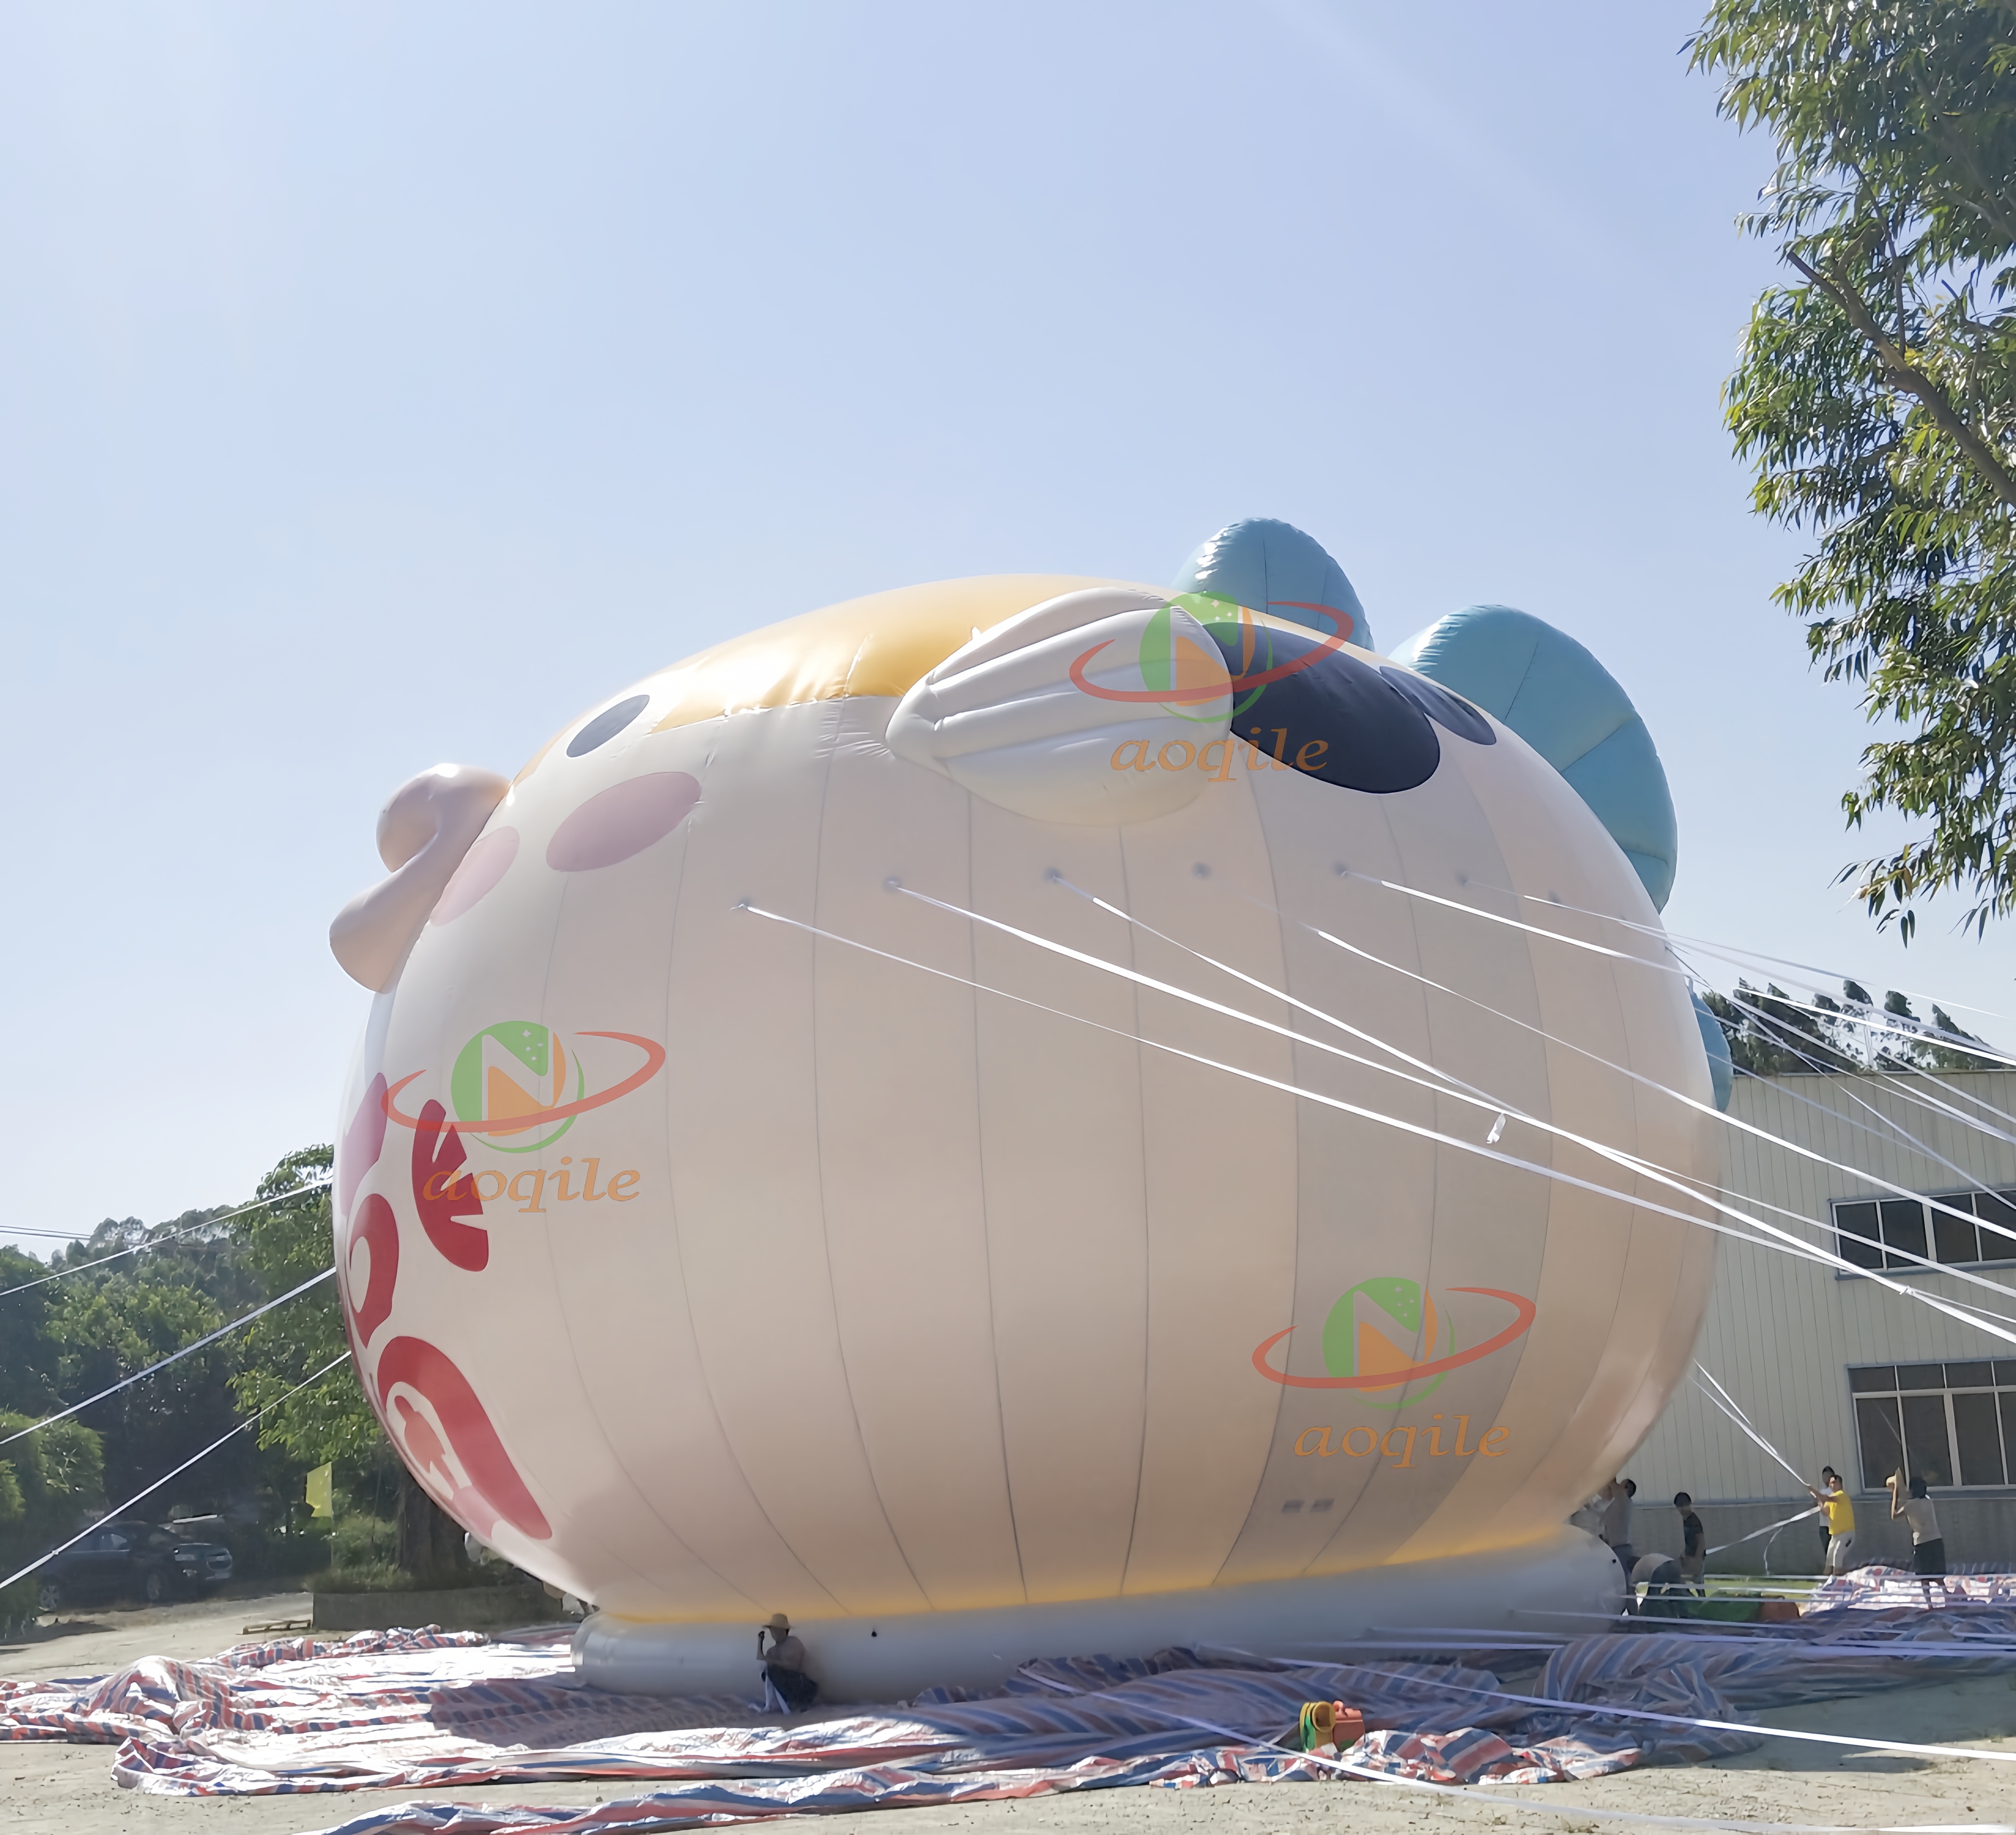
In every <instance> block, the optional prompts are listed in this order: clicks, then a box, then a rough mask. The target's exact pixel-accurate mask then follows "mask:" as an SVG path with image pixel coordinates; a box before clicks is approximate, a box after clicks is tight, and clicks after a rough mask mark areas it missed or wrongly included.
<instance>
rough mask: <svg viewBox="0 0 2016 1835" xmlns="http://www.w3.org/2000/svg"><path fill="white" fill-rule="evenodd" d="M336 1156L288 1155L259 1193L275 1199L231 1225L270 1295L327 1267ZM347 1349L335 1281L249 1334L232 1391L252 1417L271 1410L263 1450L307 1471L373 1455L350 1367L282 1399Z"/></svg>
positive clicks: (373, 1435) (374, 1429)
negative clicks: (278, 1452) (279, 1452)
mask: <svg viewBox="0 0 2016 1835" xmlns="http://www.w3.org/2000/svg"><path fill="white" fill-rule="evenodd" d="M335 1158H336V1154H335V1150H334V1149H333V1148H332V1147H329V1146H313V1147H304V1148H302V1149H301V1150H300V1151H299V1152H298V1153H290V1154H288V1155H287V1157H286V1158H285V1159H284V1160H281V1162H280V1163H279V1165H277V1166H275V1168H273V1170H272V1171H271V1172H269V1173H268V1174H267V1175H266V1176H265V1178H262V1179H261V1180H260V1182H259V1189H258V1191H257V1193H255V1194H254V1196H256V1197H258V1198H261V1199H277V1200H279V1202H278V1203H276V1204H267V1205H266V1206H265V1207H264V1208H262V1209H261V1210H257V1211H250V1212H249V1213H248V1214H247V1215H245V1216H243V1217H239V1218H233V1219H232V1222H231V1225H230V1229H231V1233H232V1237H233V1238H234V1239H235V1240H236V1241H237V1242H238V1243H239V1245H240V1247H241V1248H242V1250H243V1254H244V1256H245V1259H246V1262H247V1265H248V1266H249V1267H250V1268H251V1269H252V1270H253V1271H254V1272H255V1273H257V1275H258V1276H260V1277H261V1279H262V1280H263V1281H264V1282H265V1285H266V1286H267V1288H268V1290H270V1291H271V1292H272V1293H286V1291H287V1290H289V1289H290V1287H297V1286H300V1285H301V1283H302V1282H303V1281H304V1280H307V1279H309V1278H310V1276H314V1275H317V1274H319V1273H320V1272H322V1270H323V1269H324V1268H327V1267H328V1266H329V1262H330V1260H331V1258H332V1256H333V1252H334V1250H333V1238H332V1236H331V1234H330V1229H329V1186H328V1184H327V1180H328V1178H329V1168H330V1167H331V1166H332V1165H333V1164H334V1161H335ZM348 1348H349V1345H348V1340H347V1339H346V1338H345V1337H344V1329H343V1304H342V1301H341V1300H340V1297H339V1296H338V1295H337V1290H336V1283H334V1282H333V1281H329V1282H326V1283H324V1284H323V1285H322V1286H319V1287H316V1288H313V1289H311V1290H310V1291H309V1292H308V1293H304V1294H302V1295H301V1297H300V1298H299V1299H298V1300H295V1301H290V1303H289V1304H287V1305H286V1306H283V1307H282V1308H279V1310H278V1311H275V1312H269V1313H268V1314H267V1315H266V1316H265V1318H264V1319H255V1320H254V1322H252V1323H251V1324H250V1325H249V1326H247V1327H246V1328H245V1330H244V1332H243V1335H242V1336H241V1337H240V1340H239V1365H240V1368H239V1373H238V1375H237V1376H236V1378H235V1379H234V1380H233V1382H232V1389H233V1390H234V1391H236V1394H237V1397H238V1401H239V1406H240V1407H241V1408H243V1409H244V1410H245V1412H247V1413H248V1414H249V1413H250V1412H252V1411H253V1410H254V1409H261V1408H268V1407H271V1409H272V1412H271V1413H269V1414H268V1415H267V1416H266V1417H265V1419H264V1420H262V1421H261V1423H259V1444H260V1445H261V1446H277V1447H281V1448H285V1449H286V1452H288V1453H289V1454H290V1455H291V1456H292V1457H293V1459H296V1460H297V1461H299V1462H300V1463H301V1464H302V1465H304V1466H320V1465H325V1464H328V1463H332V1462H340V1463H348V1464H351V1465H355V1464H358V1463H362V1462H364V1461H366V1460H368V1459H369V1457H370V1455H371V1453H372V1452H373V1448H375V1447H376V1445H377V1443H378V1441H379V1440H380V1437H381V1435H380V1430H379V1427H378V1420H377V1417H376V1416H375V1415H373V1413H372V1412H371V1409H370V1407H369V1404H368V1403H366V1402H365V1399H364V1392H363V1391H362V1390H361V1389H360V1388H359V1387H358V1385H357V1379H356V1377H355V1375H354V1374H353V1373H351V1372H350V1371H349V1370H347V1369H337V1370H335V1371H333V1372H332V1373H331V1374H330V1375H329V1376H328V1377H326V1379H325V1380H323V1381H322V1382H319V1383H316V1384H315V1385H314V1387H311V1388H308V1389H304V1390H303V1391H301V1394H298V1395H297V1396H294V1397H293V1398H291V1399H290V1400H288V1401H281V1399H280V1398H282V1397H283V1396H284V1395H286V1393H287V1391H289V1390H290V1389H292V1388H293V1387H295V1386H296V1385H297V1383H303V1382H305V1381H306V1380H308V1377H310V1376H312V1375H313V1374H314V1373H315V1372H316V1371H317V1370H319V1369H321V1368H322V1365H325V1364H326V1363H328V1362H329V1361H330V1360H331V1359H332V1358H338V1357H341V1356H343V1355H344V1353H345V1352H346V1351H347V1349H348Z"/></svg>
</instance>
